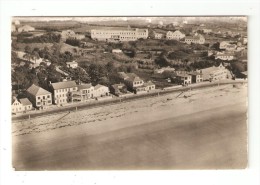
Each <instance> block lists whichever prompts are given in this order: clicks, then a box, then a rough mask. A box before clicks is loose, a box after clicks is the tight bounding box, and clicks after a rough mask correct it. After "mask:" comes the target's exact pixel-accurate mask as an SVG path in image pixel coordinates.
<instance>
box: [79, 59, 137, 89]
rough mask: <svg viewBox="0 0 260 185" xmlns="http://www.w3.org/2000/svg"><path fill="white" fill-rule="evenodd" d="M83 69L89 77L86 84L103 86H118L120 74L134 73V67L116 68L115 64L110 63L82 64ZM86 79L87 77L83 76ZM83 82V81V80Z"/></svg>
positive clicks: (123, 66)
mask: <svg viewBox="0 0 260 185" xmlns="http://www.w3.org/2000/svg"><path fill="white" fill-rule="evenodd" d="M81 67H82V68H83V69H84V70H85V72H86V74H87V75H88V80H86V82H88V83H89V82H90V83H92V84H93V85H96V84H103V85H106V86H110V85H112V84H116V83H119V82H120V79H119V76H118V72H127V73H129V72H134V71H135V66H134V65H130V64H129V65H122V66H116V65H115V64H114V62H111V61H110V62H108V63H106V64H96V63H92V64H90V65H89V64H87V63H82V64H81ZM83 76H85V77H86V75H83ZM81 81H83V80H81Z"/></svg>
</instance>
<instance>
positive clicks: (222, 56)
mask: <svg viewBox="0 0 260 185" xmlns="http://www.w3.org/2000/svg"><path fill="white" fill-rule="evenodd" d="M215 59H220V60H228V61H229V60H234V55H233V54H230V53H218V54H216V55H215Z"/></svg>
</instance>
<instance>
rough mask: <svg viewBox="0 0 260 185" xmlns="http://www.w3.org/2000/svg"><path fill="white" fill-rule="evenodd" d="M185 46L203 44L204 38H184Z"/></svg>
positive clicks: (199, 36) (200, 36)
mask: <svg viewBox="0 0 260 185" xmlns="http://www.w3.org/2000/svg"><path fill="white" fill-rule="evenodd" d="M185 43H186V44H191V43H193V44H204V43H205V38H204V37H203V36H202V35H198V36H193V37H185Z"/></svg>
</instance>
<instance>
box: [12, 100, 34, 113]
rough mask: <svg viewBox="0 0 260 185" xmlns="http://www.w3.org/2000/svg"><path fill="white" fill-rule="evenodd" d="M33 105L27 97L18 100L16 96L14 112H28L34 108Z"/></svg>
mask: <svg viewBox="0 0 260 185" xmlns="http://www.w3.org/2000/svg"><path fill="white" fill-rule="evenodd" d="M32 108H33V105H32V103H31V102H30V101H29V100H28V99H27V98H22V99H20V100H18V99H17V98H15V99H14V100H13V103H12V113H19V112H26V111H30V110H32Z"/></svg>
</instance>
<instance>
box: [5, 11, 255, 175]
mask: <svg viewBox="0 0 260 185" xmlns="http://www.w3.org/2000/svg"><path fill="white" fill-rule="evenodd" d="M10 27H11V29H10V30H11V33H10V34H11V84H10V85H11V102H10V103H11V114H12V123H11V124H12V133H11V137H12V167H13V169H14V170H15V171H45V170H48V171H56V170H59V171H63V170H184V169H185V170H199V169H204V170H205V169H210V170H215V169H246V168H247V166H248V83H247V82H248V81H247V80H248V63H249V62H252V61H248V47H247V45H248V36H249V37H250V35H248V33H247V29H248V17H247V16H125V17H123V16H121V17H120V16H97V17H93V16H78V17H76V16H59V17H55V16H13V17H12V18H11V20H10ZM249 49H250V48H249ZM254 62H255V61H254ZM9 101H10V100H9Z"/></svg>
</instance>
